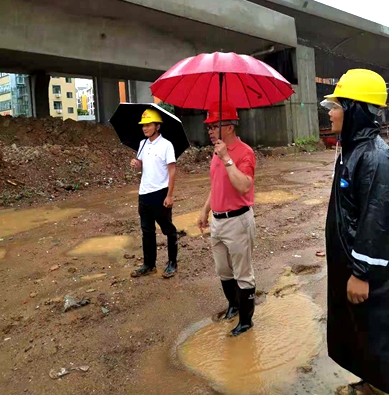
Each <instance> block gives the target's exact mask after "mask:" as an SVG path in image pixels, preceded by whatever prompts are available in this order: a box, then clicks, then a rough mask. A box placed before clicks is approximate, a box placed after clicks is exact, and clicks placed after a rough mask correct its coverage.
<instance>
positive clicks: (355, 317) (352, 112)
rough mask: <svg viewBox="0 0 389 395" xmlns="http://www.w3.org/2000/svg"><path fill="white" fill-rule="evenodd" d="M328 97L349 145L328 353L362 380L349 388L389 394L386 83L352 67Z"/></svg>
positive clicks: (336, 220) (340, 188)
mask: <svg viewBox="0 0 389 395" xmlns="http://www.w3.org/2000/svg"><path fill="white" fill-rule="evenodd" d="M325 98H326V100H324V101H323V102H322V105H323V106H325V107H327V108H329V109H330V112H329V115H330V118H331V122H332V130H333V132H335V133H338V134H340V138H339V139H340V141H341V145H342V151H341V152H342V154H341V155H340V157H339V158H338V160H337V162H336V166H335V175H334V181H333V186H332V193H331V198H330V202H329V207H328V214H327V223H326V247H327V264H328V327H327V340H328V353H329V356H330V357H331V358H332V359H333V360H334V361H335V362H337V363H338V364H339V365H341V366H342V367H343V368H345V369H347V370H349V371H350V372H352V373H353V374H355V375H356V376H358V377H360V378H361V379H363V381H361V382H360V383H357V384H351V385H350V386H349V388H348V391H349V392H348V393H349V394H352V393H354V394H382V392H380V391H384V392H388V393H389V266H388V262H389V147H388V146H387V145H386V143H385V142H384V141H383V140H382V139H381V137H380V136H379V131H380V128H379V125H378V123H377V122H375V119H376V116H377V114H378V112H379V108H380V107H386V101H387V90H386V84H385V81H384V79H383V78H382V77H381V76H380V75H379V74H377V73H375V72H373V71H370V70H364V69H356V70H349V71H348V72H347V73H346V74H344V75H343V76H342V78H341V79H340V80H339V83H338V84H337V86H336V88H335V91H334V93H333V94H332V95H328V96H326V97H325ZM377 389H379V390H380V391H378V390H377Z"/></svg>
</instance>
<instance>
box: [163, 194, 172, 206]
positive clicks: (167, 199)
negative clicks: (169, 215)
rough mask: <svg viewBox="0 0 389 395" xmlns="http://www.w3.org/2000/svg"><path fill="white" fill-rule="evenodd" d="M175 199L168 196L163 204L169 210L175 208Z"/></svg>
mask: <svg viewBox="0 0 389 395" xmlns="http://www.w3.org/2000/svg"><path fill="white" fill-rule="evenodd" d="M173 203H174V199H173V197H172V196H166V199H165V200H164V202H163V205H164V206H165V207H167V208H171V207H173Z"/></svg>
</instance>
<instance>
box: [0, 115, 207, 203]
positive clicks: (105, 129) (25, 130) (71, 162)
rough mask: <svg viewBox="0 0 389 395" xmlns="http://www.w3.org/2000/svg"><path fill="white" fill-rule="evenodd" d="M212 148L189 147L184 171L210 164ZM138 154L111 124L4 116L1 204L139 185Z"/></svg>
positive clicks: (0, 128)
mask: <svg viewBox="0 0 389 395" xmlns="http://www.w3.org/2000/svg"><path fill="white" fill-rule="evenodd" d="M211 156H212V147H206V148H203V149H197V148H190V149H188V151H187V152H185V153H184V154H183V155H182V156H181V157H180V160H179V162H178V166H179V167H180V168H181V170H182V171H183V172H186V173H190V172H191V173H193V172H196V171H197V170H200V169H203V168H205V167H207V166H209V161H210V159H211ZM134 157H135V152H134V151H133V150H131V149H130V148H128V147H126V146H124V145H123V144H121V143H120V140H119V138H118V136H117V134H116V132H115V131H114V129H113V128H112V127H110V126H103V125H100V124H95V123H90V122H85V121H81V122H76V121H73V120H70V119H68V120H66V121H62V120H60V119H56V118H45V119H38V118H24V117H18V118H12V117H10V116H5V117H0V179H1V182H0V205H3V206H12V205H14V204H15V203H16V202H18V203H29V204H32V203H37V202H41V201H42V200H55V199H58V198H60V199H63V198H65V197H66V195H67V194H69V193H72V192H74V191H79V190H82V189H85V188H93V187H100V188H110V187H113V186H125V185H128V184H134V185H136V184H138V183H139V179H140V174H139V172H138V171H136V170H134V169H132V168H131V166H130V162H131V159H133V158H134Z"/></svg>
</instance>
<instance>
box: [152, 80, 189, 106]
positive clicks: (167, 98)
mask: <svg viewBox="0 0 389 395" xmlns="http://www.w3.org/2000/svg"><path fill="white" fill-rule="evenodd" d="M183 77H184V76H183V75H180V78H179V80H178V81H177V83H176V84H174V86H173V87H172V89H171V90H170V92H169V94H168V95H167V96H166V99H165V100H164V101H166V103H169V101H168V100H169V96H170V94H171V93H172V92H173V90H174V89H175V88H176V86H177V85H178V84H179V83H180V82H181V80H182V79H183ZM155 96H156V97H158V96H157V94H155ZM169 104H170V103H169Z"/></svg>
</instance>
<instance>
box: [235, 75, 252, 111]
mask: <svg viewBox="0 0 389 395" xmlns="http://www.w3.org/2000/svg"><path fill="white" fill-rule="evenodd" d="M236 76H237V77H238V78H239V81H240V82H241V84H242V86H243V89H244V93H245V94H246V97H247V102H248V103H249V108H251V103H250V98H249V95H248V93H247V90H246V86H245V85H244V83H243V81H242V78H241V77H240V75H239V74H238V73H236Z"/></svg>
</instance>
